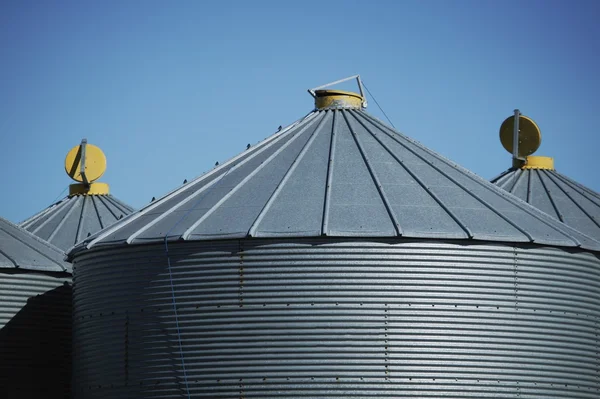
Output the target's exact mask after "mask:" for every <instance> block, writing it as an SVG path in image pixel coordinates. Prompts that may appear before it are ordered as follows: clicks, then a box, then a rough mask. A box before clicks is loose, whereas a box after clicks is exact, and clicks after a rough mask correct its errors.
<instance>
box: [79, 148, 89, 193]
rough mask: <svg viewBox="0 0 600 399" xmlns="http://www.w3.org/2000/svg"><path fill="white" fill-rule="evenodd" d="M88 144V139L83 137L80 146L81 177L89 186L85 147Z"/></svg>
mask: <svg viewBox="0 0 600 399" xmlns="http://www.w3.org/2000/svg"><path fill="white" fill-rule="evenodd" d="M86 146H87V139H82V140H81V144H80V145H79V148H80V150H81V162H80V165H81V168H80V169H79V173H80V174H81V179H82V180H83V184H85V185H86V186H89V185H90V183H89V182H88V179H87V176H86V175H85V147H86Z"/></svg>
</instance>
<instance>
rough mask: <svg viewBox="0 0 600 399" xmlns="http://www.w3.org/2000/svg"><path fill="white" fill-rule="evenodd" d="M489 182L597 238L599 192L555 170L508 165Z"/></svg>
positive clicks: (598, 236) (599, 223) (599, 211)
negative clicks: (508, 167)
mask: <svg viewBox="0 0 600 399" xmlns="http://www.w3.org/2000/svg"><path fill="white" fill-rule="evenodd" d="M492 183H494V184H496V185H497V186H499V187H501V188H503V189H504V190H506V191H508V192H509V193H511V194H513V195H515V196H517V197H519V198H521V199H522V200H523V201H526V202H528V203H529V204H531V205H533V206H534V207H536V208H538V209H540V210H541V211H544V212H545V213H547V214H548V215H550V216H552V217H553V218H555V219H557V220H560V221H561V222H563V223H565V224H566V225H568V226H571V227H573V228H574V229H576V230H579V231H581V232H582V233H584V234H587V235H588V236H590V237H593V238H595V239H596V240H600V194H598V193H597V192H595V191H593V190H591V189H589V188H587V187H585V186H583V185H581V184H579V183H577V182H575V181H573V180H572V179H570V178H568V177H567V176H565V175H563V174H561V173H559V172H557V171H556V170H554V169H527V168H524V169H522V168H511V169H508V170H507V171H505V172H503V173H502V174H501V175H500V176H498V177H495V178H494V179H492Z"/></svg>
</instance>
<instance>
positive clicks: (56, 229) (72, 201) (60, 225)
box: [32, 197, 80, 242]
mask: <svg viewBox="0 0 600 399" xmlns="http://www.w3.org/2000/svg"><path fill="white" fill-rule="evenodd" d="M79 200H80V198H79V197H73V198H69V204H71V207H70V208H69V210H68V211H67V213H66V214H65V215H64V216H63V218H62V220H61V221H60V222H59V223H58V226H56V227H55V228H54V230H53V231H52V234H50V237H48V240H47V241H48V242H51V241H52V240H53V239H54V237H56V234H57V233H58V232H59V231H60V229H61V227H62V226H63V225H64V224H65V223H66V221H67V219H68V218H69V216H71V214H72V213H73V212H74V211H75V206H76V202H77V201H79ZM57 215H58V213H54V215H52V216H50V217H49V218H48V220H46V221H45V222H44V223H43V224H42V225H45V224H46V223H48V222H49V221H50V220H52V219H54V218H55V217H56V216H57ZM42 225H40V227H41V226H42ZM38 230H39V227H38V228H37V229H35V230H34V231H33V232H32V233H34V234H35V233H37V231H38Z"/></svg>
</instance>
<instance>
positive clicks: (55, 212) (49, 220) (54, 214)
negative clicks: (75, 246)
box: [32, 197, 74, 241]
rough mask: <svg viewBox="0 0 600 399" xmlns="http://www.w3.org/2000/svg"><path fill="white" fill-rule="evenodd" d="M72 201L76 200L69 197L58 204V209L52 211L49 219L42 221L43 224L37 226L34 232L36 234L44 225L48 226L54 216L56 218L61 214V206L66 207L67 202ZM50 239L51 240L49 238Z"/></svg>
mask: <svg viewBox="0 0 600 399" xmlns="http://www.w3.org/2000/svg"><path fill="white" fill-rule="evenodd" d="M72 201H74V200H73V197H67V199H66V201H63V202H61V203H60V204H59V205H57V207H56V210H54V211H53V212H52V214H51V215H50V216H49V217H48V219H46V220H45V221H43V222H42V223H41V224H40V225H39V226H38V227H36V228H35V229H34V230H33V231H32V233H34V234H35V233H37V232H38V231H40V229H41V228H42V227H44V226H46V225H47V224H48V223H50V222H51V221H52V220H54V218H56V217H57V216H58V214H59V210H60V209H61V208H64V207H65V206H67V204H68V203H70V202H72ZM70 211H71V209H69V210H68V211H67V214H69V212H70ZM48 212H50V209H48ZM44 214H45V213H44ZM42 216H44V215H40V217H42ZM59 225H61V224H60V223H59ZM48 241H50V240H48Z"/></svg>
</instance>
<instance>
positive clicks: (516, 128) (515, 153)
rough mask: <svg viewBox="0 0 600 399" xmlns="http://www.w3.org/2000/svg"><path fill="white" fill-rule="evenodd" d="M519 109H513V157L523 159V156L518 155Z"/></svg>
mask: <svg viewBox="0 0 600 399" xmlns="http://www.w3.org/2000/svg"><path fill="white" fill-rule="evenodd" d="M520 117H521V111H519V110H518V109H515V124H514V127H513V159H518V160H520V161H524V160H525V158H522V157H519V119H520Z"/></svg>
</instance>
